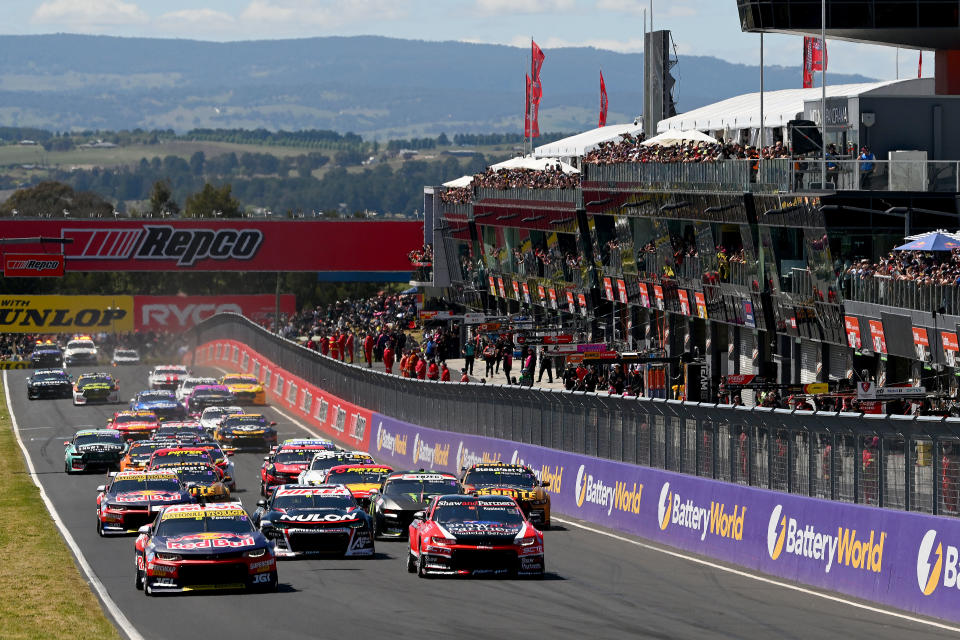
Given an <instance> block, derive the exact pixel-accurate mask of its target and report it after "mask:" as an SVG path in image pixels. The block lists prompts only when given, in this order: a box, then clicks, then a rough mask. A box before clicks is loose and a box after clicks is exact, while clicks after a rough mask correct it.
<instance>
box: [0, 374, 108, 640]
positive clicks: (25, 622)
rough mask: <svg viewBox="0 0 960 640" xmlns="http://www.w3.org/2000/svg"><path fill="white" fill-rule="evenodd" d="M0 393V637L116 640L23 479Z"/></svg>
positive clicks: (21, 463) (37, 497)
mask: <svg viewBox="0 0 960 640" xmlns="http://www.w3.org/2000/svg"><path fill="white" fill-rule="evenodd" d="M5 394H6V390H5V389H3V390H0V478H4V485H5V486H4V490H3V491H2V492H0V594H4V595H3V597H0V637H2V638H3V639H4V640H33V639H46V638H64V637H70V638H71V640H85V639H87V638H89V639H90V640H112V639H117V640H119V638H120V635H119V633H118V632H117V630H116V628H115V627H114V626H113V625H112V624H111V623H110V621H109V620H107V618H106V616H105V615H104V613H103V610H102V609H101V608H100V603H99V601H98V600H97V598H96V597H95V596H94V595H93V592H92V591H91V590H90V588H89V586H88V585H87V583H86V581H85V580H84V579H83V577H82V576H81V575H80V571H79V569H78V568H77V566H76V564H74V562H73V557H72V556H71V555H70V551H69V550H68V549H67V545H66V543H65V542H64V541H63V538H61V537H60V532H59V531H57V528H56V527H55V526H54V524H53V520H52V519H51V518H50V515H49V514H48V513H47V511H46V509H45V508H44V506H43V502H42V501H41V500H40V493H39V490H38V489H37V487H36V485H35V484H33V481H32V480H31V479H30V476H29V475H27V471H26V463H25V462H24V459H23V457H22V456H21V452H20V448H19V446H17V441H16V439H15V438H14V435H13V428H12V426H11V421H10V414H9V412H8V411H7V405H6V397H5Z"/></svg>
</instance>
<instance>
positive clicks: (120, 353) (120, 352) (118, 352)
mask: <svg viewBox="0 0 960 640" xmlns="http://www.w3.org/2000/svg"><path fill="white" fill-rule="evenodd" d="M110 363H111V364H112V365H114V366H122V365H125V364H140V353H139V352H138V351H137V350H136V349H114V350H113V358H112V359H111V360H110Z"/></svg>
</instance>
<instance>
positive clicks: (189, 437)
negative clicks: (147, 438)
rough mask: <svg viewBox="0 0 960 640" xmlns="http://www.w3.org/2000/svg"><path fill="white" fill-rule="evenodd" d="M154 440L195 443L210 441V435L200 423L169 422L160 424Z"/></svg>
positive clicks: (188, 421) (185, 421) (186, 421)
mask: <svg viewBox="0 0 960 640" xmlns="http://www.w3.org/2000/svg"><path fill="white" fill-rule="evenodd" d="M153 438H154V440H160V439H163V440H176V441H179V442H187V443H191V442H193V443H195V442H205V441H209V440H210V435H209V434H208V433H207V432H206V430H205V429H204V428H203V427H202V426H201V425H200V423H199V422H195V421H192V420H168V421H167V422H162V423H160V427H159V428H157V431H156V433H154V434H153Z"/></svg>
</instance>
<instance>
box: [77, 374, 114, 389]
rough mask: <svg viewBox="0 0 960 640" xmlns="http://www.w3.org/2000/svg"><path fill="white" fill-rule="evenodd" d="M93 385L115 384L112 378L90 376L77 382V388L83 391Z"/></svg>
mask: <svg viewBox="0 0 960 640" xmlns="http://www.w3.org/2000/svg"><path fill="white" fill-rule="evenodd" d="M92 384H113V378H111V377H110V376H90V377H86V378H81V379H80V380H78V381H77V386H78V387H80V388H81V389H85V388H86V387H88V386H90V385H92Z"/></svg>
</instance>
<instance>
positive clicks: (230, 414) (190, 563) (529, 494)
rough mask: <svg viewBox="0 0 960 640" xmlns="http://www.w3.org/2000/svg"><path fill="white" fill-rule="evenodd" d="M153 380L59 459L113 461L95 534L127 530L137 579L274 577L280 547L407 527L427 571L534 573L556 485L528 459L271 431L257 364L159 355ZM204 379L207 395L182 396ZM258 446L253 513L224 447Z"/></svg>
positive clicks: (199, 389) (102, 377)
mask: <svg viewBox="0 0 960 640" xmlns="http://www.w3.org/2000/svg"><path fill="white" fill-rule="evenodd" d="M60 373H62V374H63V376H62V377H65V378H67V379H68V380H71V381H72V378H70V377H69V376H67V375H66V374H65V373H63V372H62V371H60V372H59V373H58V370H55V369H43V370H38V371H36V372H34V374H33V375H32V376H31V378H30V379H28V395H29V396H30V397H31V399H34V398H46V397H62V396H63V395H65V393H66V392H65V391H64V390H63V389H62V388H58V387H56V386H55V385H54V384H53V382H52V381H55V380H57V379H59V378H60V377H61V376H60ZM48 380H50V381H51V382H50V383H49V387H50V388H49V389H46V388H42V386H43V385H40V383H44V382H46V381H48ZM81 383H83V384H81ZM38 385H39V386H38ZM147 385H148V387H150V388H149V389H146V390H144V391H140V392H138V393H137V394H135V395H134V397H133V398H132V399H131V400H130V404H129V409H125V410H119V411H116V412H115V413H114V415H113V417H111V418H110V419H109V420H108V421H107V424H106V425H91V426H90V427H84V428H81V429H79V430H77V432H76V434H75V435H74V437H73V438H72V439H70V440H68V441H66V442H64V447H65V449H64V471H65V472H66V473H70V474H73V473H80V472H87V471H106V472H108V476H107V480H106V482H105V484H103V485H101V486H98V487H97V496H96V513H97V523H96V526H97V533H98V534H99V535H101V536H116V535H136V542H135V552H134V559H135V571H136V579H135V584H136V587H137V588H138V589H142V590H143V591H144V593H145V594H146V595H148V596H152V595H157V594H161V593H178V592H198V591H210V590H218V591H219V590H231V589H249V590H266V591H270V590H276V588H277V584H278V576H277V564H276V560H277V559H278V558H303V557H306V558H330V557H341V558H374V557H375V556H376V542H377V541H378V540H389V539H403V538H406V539H407V548H406V550H405V552H404V553H403V555H404V558H405V564H406V567H407V570H408V571H410V572H416V573H417V574H418V575H420V576H421V577H427V576H432V575H461V576H466V575H477V576H483V575H490V576H498V575H510V576H530V577H542V576H543V575H544V546H543V534H542V533H541V529H546V528H547V527H549V525H550V499H549V494H548V493H546V492H545V491H544V490H543V488H544V487H545V486H547V483H543V482H540V480H539V479H538V478H537V476H536V475H535V474H534V473H533V472H532V471H531V470H530V469H529V468H528V467H525V466H522V465H511V464H503V463H494V464H480V465H474V466H472V467H470V468H469V469H462V470H461V473H460V474H459V475H456V474H452V473H448V472H444V471H434V470H425V469H418V470H395V469H393V468H392V467H390V466H387V465H383V464H377V463H376V461H375V460H374V459H373V458H372V457H371V456H370V455H369V454H368V453H366V452H363V451H348V450H343V449H341V448H340V447H338V446H337V445H336V444H335V443H334V442H332V441H329V440H324V439H317V438H299V439H287V440H284V441H282V442H278V439H277V432H276V430H275V429H274V427H275V423H274V422H272V421H270V420H269V419H268V418H267V417H266V416H264V415H263V414H259V413H250V412H248V411H247V410H246V409H245V408H244V406H245V405H251V404H258V405H261V404H266V396H265V392H264V390H263V387H262V386H260V384H259V382H258V381H257V380H256V378H253V377H252V376H246V375H241V374H227V375H225V376H223V377H221V378H219V379H213V378H196V377H193V376H191V375H190V372H189V371H188V370H187V369H186V368H185V367H181V366H178V365H168V366H162V367H156V368H155V369H154V370H152V371H151V372H150V375H149V379H148V381H147ZM119 388H120V384H119V381H118V380H116V379H115V377H114V376H112V375H111V374H108V373H89V374H88V373H84V374H81V375H79V376H78V377H77V379H76V381H75V382H73V386H72V388H71V391H70V394H71V396H72V397H73V401H74V404H77V405H83V404H87V403H92V402H98V401H99V402H107V403H109V402H119ZM211 389H212V390H213V391H212V392H211V391H210V390H211ZM198 393H199V394H200V396H203V397H210V398H212V399H213V401H212V402H209V403H208V402H207V401H206V400H204V401H202V402H199V403H191V399H192V398H193V397H194V396H195V395H197V394H198ZM78 398H79V401H78ZM258 450H259V451H262V452H264V453H265V454H266V455H264V457H263V464H262V465H261V468H260V478H259V481H260V494H261V496H262V498H261V499H260V500H259V501H258V502H257V508H256V510H255V511H254V512H253V513H252V514H249V513H247V511H246V510H245V509H244V507H243V506H242V504H241V503H240V502H237V501H235V499H233V498H232V497H231V494H232V492H233V491H236V489H237V484H238V482H237V478H236V475H235V466H234V463H233V460H231V458H232V457H233V456H235V455H236V454H237V453H239V452H242V451H258ZM251 480H252V479H251Z"/></svg>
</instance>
